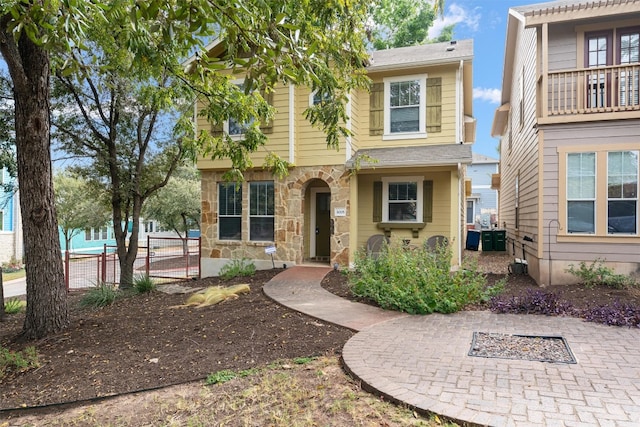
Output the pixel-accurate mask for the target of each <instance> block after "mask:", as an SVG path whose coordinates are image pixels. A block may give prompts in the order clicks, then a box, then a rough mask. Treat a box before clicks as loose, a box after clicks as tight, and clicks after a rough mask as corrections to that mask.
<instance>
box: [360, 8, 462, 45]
mask: <svg viewBox="0 0 640 427" xmlns="http://www.w3.org/2000/svg"><path fill="white" fill-rule="evenodd" d="M369 13H370V16H371V21H370V26H369V31H368V36H369V39H370V41H371V44H372V46H373V48H374V49H376V50H383V49H390V48H396V47H405V46H413V45H420V44H424V43H431V42H439V41H448V40H451V37H452V35H453V26H451V27H447V30H446V31H444V32H443V33H442V34H441V35H440V36H439V37H438V38H437V39H435V40H429V37H428V36H429V29H430V28H431V27H432V26H433V22H434V21H435V19H436V18H437V17H438V16H439V15H440V16H441V15H442V14H443V13H444V0H435V1H433V0H379V1H377V2H374V3H373V4H372V5H371V7H370V9H369Z"/></svg>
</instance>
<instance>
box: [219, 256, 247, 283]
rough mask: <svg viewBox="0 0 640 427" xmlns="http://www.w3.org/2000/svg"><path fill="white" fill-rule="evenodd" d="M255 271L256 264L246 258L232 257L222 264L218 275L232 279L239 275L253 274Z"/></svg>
mask: <svg viewBox="0 0 640 427" xmlns="http://www.w3.org/2000/svg"><path fill="white" fill-rule="evenodd" d="M255 273H256V265H255V264H254V263H253V261H251V260H250V259H247V258H241V259H233V260H231V261H229V262H228V263H226V264H225V265H223V266H222V268H221V269H220V277H222V278H223V279H232V278H234V277H239V276H253V275H254V274H255Z"/></svg>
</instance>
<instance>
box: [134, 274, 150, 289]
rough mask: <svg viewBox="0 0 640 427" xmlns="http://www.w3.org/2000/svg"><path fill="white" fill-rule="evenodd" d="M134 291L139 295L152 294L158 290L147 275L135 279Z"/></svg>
mask: <svg viewBox="0 0 640 427" xmlns="http://www.w3.org/2000/svg"><path fill="white" fill-rule="evenodd" d="M133 289H135V291H136V292H137V293H139V294H144V293H148V292H151V291H153V290H155V289H156V283H155V282H154V281H153V279H152V278H151V277H149V276H148V275H146V274H143V275H139V276H136V277H134V278H133Z"/></svg>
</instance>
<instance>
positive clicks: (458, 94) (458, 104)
mask: <svg viewBox="0 0 640 427" xmlns="http://www.w3.org/2000/svg"><path fill="white" fill-rule="evenodd" d="M462 64H463V62H462V60H460V66H459V67H458V69H457V70H456V137H455V138H456V140H455V141H454V144H458V143H462V139H460V135H461V131H460V109H461V108H464V103H463V102H461V100H462V95H463V93H462V82H461V78H462V72H461V70H462Z"/></svg>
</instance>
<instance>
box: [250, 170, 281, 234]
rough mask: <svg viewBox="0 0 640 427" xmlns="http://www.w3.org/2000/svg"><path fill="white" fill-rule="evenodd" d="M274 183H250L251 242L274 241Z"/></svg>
mask: <svg viewBox="0 0 640 427" xmlns="http://www.w3.org/2000/svg"><path fill="white" fill-rule="evenodd" d="M274 214H275V209H274V188H273V181H256V182H251V183H249V240H256V241H273V240H274V232H273V231H274Z"/></svg>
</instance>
